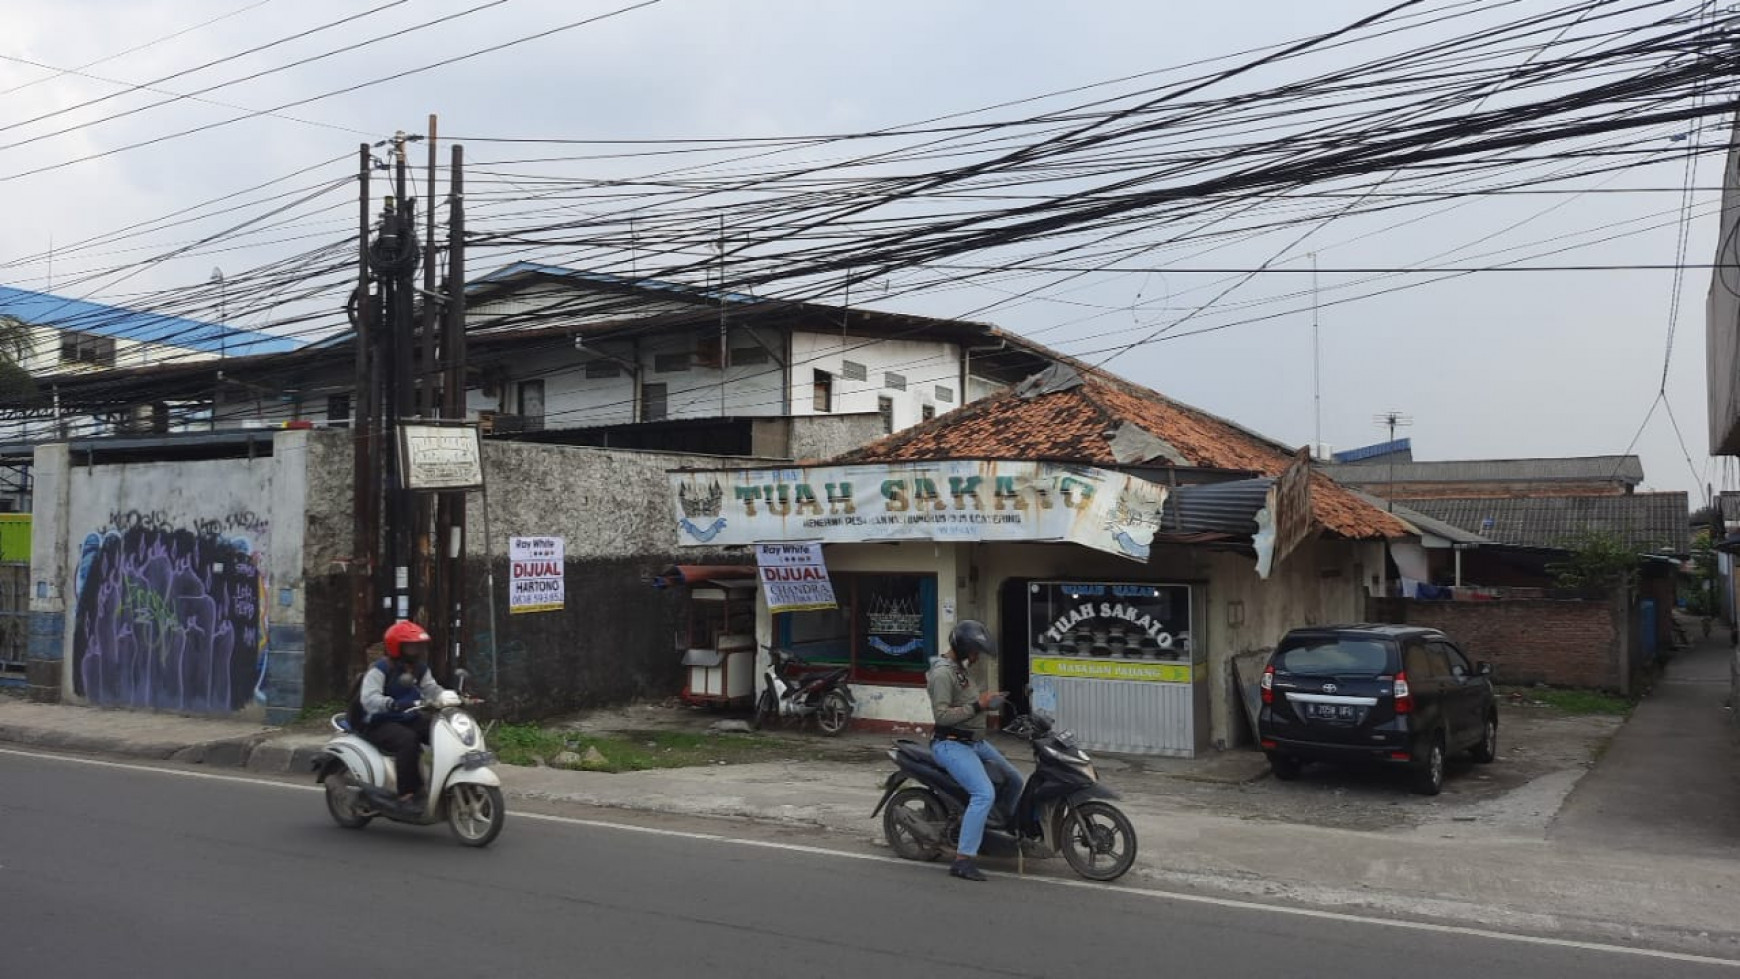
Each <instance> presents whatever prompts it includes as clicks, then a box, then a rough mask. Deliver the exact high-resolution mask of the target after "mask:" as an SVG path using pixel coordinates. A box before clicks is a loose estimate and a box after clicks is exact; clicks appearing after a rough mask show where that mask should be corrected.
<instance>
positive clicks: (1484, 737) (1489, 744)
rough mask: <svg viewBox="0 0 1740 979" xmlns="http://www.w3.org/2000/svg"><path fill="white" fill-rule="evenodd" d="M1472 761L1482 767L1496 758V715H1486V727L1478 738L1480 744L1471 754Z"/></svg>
mask: <svg viewBox="0 0 1740 979" xmlns="http://www.w3.org/2000/svg"><path fill="white" fill-rule="evenodd" d="M1471 754H1473V756H1474V760H1475V761H1477V762H1479V763H1480V764H1482V765H1485V764H1488V763H1490V762H1491V761H1492V760H1493V759H1495V758H1497V757H1498V715H1497V714H1488V715H1486V727H1485V728H1484V731H1483V733H1482V734H1481V736H1480V743H1479V744H1477V745H1475V746H1474V751H1473V752H1471Z"/></svg>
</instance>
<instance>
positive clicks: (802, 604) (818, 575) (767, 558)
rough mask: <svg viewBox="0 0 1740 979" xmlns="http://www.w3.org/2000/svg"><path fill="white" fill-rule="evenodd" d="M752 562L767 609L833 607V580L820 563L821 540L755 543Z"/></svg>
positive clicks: (777, 610) (784, 610)
mask: <svg viewBox="0 0 1740 979" xmlns="http://www.w3.org/2000/svg"><path fill="white" fill-rule="evenodd" d="M755 563H756V564H757V565H759V566H760V569H761V590H762V592H763V593H764V594H765V595H766V596H767V610H768V611H769V612H808V611H813V610H815V609H824V608H835V607H836V606H837V603H836V602H835V601H834V583H833V582H832V581H829V580H828V566H827V565H826V564H823V563H822V545H820V544H758V545H756V548H755Z"/></svg>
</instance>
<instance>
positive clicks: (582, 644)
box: [465, 442, 748, 717]
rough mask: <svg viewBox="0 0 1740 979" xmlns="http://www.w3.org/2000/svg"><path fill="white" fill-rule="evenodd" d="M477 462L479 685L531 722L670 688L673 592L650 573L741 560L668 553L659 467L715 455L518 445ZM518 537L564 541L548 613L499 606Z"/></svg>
mask: <svg viewBox="0 0 1740 979" xmlns="http://www.w3.org/2000/svg"><path fill="white" fill-rule="evenodd" d="M483 460H484V473H485V479H486V481H487V482H488V484H489V487H490V491H489V501H488V506H489V508H488V525H489V536H488V537H487V538H486V537H485V534H484V513H485V511H484V502H483V498H482V496H481V494H475V493H474V494H470V496H469V497H468V502H467V504H466V506H467V513H468V520H469V533H468V535H467V554H468V556H469V558H470V560H469V561H468V563H467V581H466V586H467V594H468V597H469V599H470V601H469V608H468V614H469V621H468V623H467V628H466V629H465V635H466V636H467V638H468V639H469V641H470V649H469V651H468V653H467V658H468V662H467V663H466V667H467V669H469V670H470V671H471V672H472V674H473V676H474V679H475V682H476V683H478V684H479V685H480V689H482V690H485V691H490V692H491V693H493V696H492V699H493V700H495V701H496V705H497V709H498V711H500V712H501V713H503V714H504V715H505V716H508V717H534V716H542V715H548V714H554V713H560V712H562V711H568V710H573V709H576V708H580V707H589V706H597V705H603V704H613V703H623V702H626V701H631V700H635V699H641V698H657V699H662V698H666V697H671V696H674V695H676V693H677V692H678V691H679V690H680V689H681V688H682V681H683V673H682V667H681V658H682V654H681V652H680V651H679V647H678V630H679V629H680V628H683V627H684V625H685V615H686V612H687V604H686V600H685V598H684V595H683V592H682V590H681V589H673V590H657V589H654V588H653V587H652V585H651V584H650V576H651V575H652V574H653V573H655V572H658V571H662V570H663V569H664V568H666V567H669V566H670V565H672V564H708V563H741V562H743V561H745V560H747V559H748V558H747V556H746V555H745V554H743V553H742V552H737V553H725V552H719V551H712V550H709V549H705V548H702V549H690V548H683V549H681V550H679V549H678V548H677V546H676V529H675V522H674V518H673V513H674V512H675V505H674V502H673V501H672V499H671V496H670V488H669V481H668V479H667V478H666V475H665V474H666V472H667V471H669V470H671V469H676V468H680V467H683V466H703V465H717V464H718V463H719V461H720V460H719V459H717V458H716V457H710V456H685V455H677V454H670V453H656V452H635V451H630V450H622V449H600V448H585V447H570V446H552V445H535V444H529V443H519V442H486V443H484V446H483ZM522 536H555V537H561V538H562V539H563V541H564V550H565V554H564V557H565V567H564V586H565V591H566V600H565V605H564V607H563V608H562V609H561V610H559V611H551V612H529V613H522V614H510V613H509V611H508V586H509V574H508V571H509V569H508V562H507V549H508V540H509V538H512V537H522ZM486 544H487V548H488V552H489V553H488V555H487V556H486V554H485V548H486ZM491 565H493V568H494V574H495V590H494V601H495V625H494V630H493V634H492V630H491V627H490V621H489V615H488V608H489V604H488V603H489V600H490V593H489V589H488V584H487V578H486V572H487V569H488V568H489V567H490V566H491ZM492 640H493V643H492ZM492 645H493V647H494V654H493V657H492V655H491V647H492ZM486 695H488V694H486Z"/></svg>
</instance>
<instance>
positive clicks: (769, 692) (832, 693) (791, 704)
mask: <svg viewBox="0 0 1740 979" xmlns="http://www.w3.org/2000/svg"><path fill="white" fill-rule="evenodd" d="M761 648H762V649H765V650H767V655H768V659H769V661H770V664H771V665H770V666H769V668H768V669H767V671H766V672H764V673H763V674H762V679H763V680H764V681H765V685H764V686H763V687H762V690H761V694H760V696H758V697H756V698H755V716H754V717H752V718H751V719H750V721H749V726H750V727H752V728H754V729H755V730H758V731H759V730H761V727H762V725H764V724H766V723H767V722H768V721H769V720H771V719H772V718H775V717H795V718H798V719H799V720H802V719H803V718H806V717H814V718H815V719H816V728H817V729H818V730H820V731H821V732H822V733H823V734H826V735H828V736H830V737H832V736H834V735H837V734H839V733H840V732H841V731H844V730H846V728H847V727H849V726H851V723H852V711H853V710H854V709H856V706H857V701H856V700H854V699H853V697H852V690H851V688H850V687H849V686H847V684H846V677H847V676H848V675H849V672H850V671H848V670H843V669H840V670H832V669H817V668H816V667H815V666H813V665H811V664H810V663H809V662H808V661H807V660H805V659H803V658H802V657H800V656H798V655H797V654H796V653H793V652H790V651H788V650H783V649H775V648H774V647H772V646H763V647H761Z"/></svg>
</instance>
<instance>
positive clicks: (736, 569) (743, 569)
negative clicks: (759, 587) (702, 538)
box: [652, 564, 755, 588]
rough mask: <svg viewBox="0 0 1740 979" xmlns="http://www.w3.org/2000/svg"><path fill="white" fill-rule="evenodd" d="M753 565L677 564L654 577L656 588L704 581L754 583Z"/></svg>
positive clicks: (695, 583) (653, 581)
mask: <svg viewBox="0 0 1740 979" xmlns="http://www.w3.org/2000/svg"><path fill="white" fill-rule="evenodd" d="M754 580H755V566H754V565H752V564H676V565H672V566H671V567H668V568H666V569H665V570H663V571H661V572H659V573H658V574H656V575H653V579H652V583H653V587H654V588H674V587H676V586H677V585H697V584H700V583H701V582H704V581H754Z"/></svg>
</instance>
